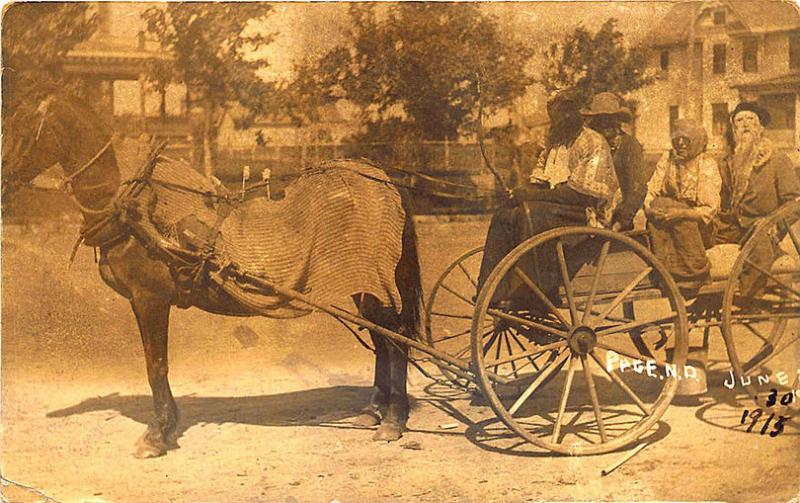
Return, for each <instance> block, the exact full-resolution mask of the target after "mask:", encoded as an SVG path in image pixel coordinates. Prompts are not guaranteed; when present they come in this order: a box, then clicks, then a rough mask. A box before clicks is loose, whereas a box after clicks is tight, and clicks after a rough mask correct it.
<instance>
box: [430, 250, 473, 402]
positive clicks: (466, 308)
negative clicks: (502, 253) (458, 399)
mask: <svg viewBox="0 0 800 503" xmlns="http://www.w3.org/2000/svg"><path fill="white" fill-rule="evenodd" d="M481 260H483V247H482V246H481V247H478V248H474V249H472V250H470V251H468V252H467V253H465V254H463V255H461V256H460V257H458V258H457V259H456V260H455V261H453V263H452V264H450V265H449V266H448V267H447V269H445V270H444V272H443V273H442V275H441V276H439V279H438V280H437V281H436V284H434V286H433V289H432V290H431V293H430V295H429V297H428V304H427V306H426V308H425V338H426V341H427V343H428V344H430V345H431V346H433V347H435V348H436V349H439V350H441V351H445V352H446V353H448V354H449V355H452V356H454V357H456V358H464V359H466V358H467V355H468V354H469V350H470V338H469V336H470V331H471V330H472V313H473V311H474V309H475V298H476V297H477V295H478V274H479V273H480V268H481ZM486 326H487V330H488V328H489V326H488V323H487V324H486ZM434 362H435V363H436V365H437V367H439V371H440V372H441V373H442V375H443V376H444V377H445V378H446V379H447V380H448V381H450V382H451V383H452V384H454V385H456V386H458V387H460V388H465V389H466V388H467V387H468V386H469V384H470V382H469V381H467V380H466V379H464V378H461V377H458V376H456V375H455V374H453V373H452V372H450V371H449V370H448V367H447V366H445V365H442V364H439V363H438V360H434Z"/></svg>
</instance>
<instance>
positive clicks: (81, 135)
mask: <svg viewBox="0 0 800 503" xmlns="http://www.w3.org/2000/svg"><path fill="white" fill-rule="evenodd" d="M14 98H15V99H14V100H13V101H12V102H11V103H9V104H8V111H9V112H10V117H8V119H6V120H4V124H3V126H4V127H3V130H4V138H3V140H4V141H3V151H2V156H3V157H2V158H3V177H2V192H3V200H4V201H5V200H6V198H7V197H8V196H9V195H10V194H11V193H12V192H13V190H15V189H16V188H18V187H20V186H22V185H25V184H28V183H30V182H31V181H32V180H33V179H34V178H36V176H37V175H39V174H40V173H42V172H43V171H44V170H46V169H48V168H49V167H51V166H53V165H55V164H59V165H60V166H61V168H62V169H63V170H64V173H65V174H66V175H70V174H72V173H74V172H75V171H77V170H79V169H81V167H82V166H83V165H85V163H86V162H87V161H89V160H90V159H92V158H93V156H95V155H96V154H97V153H98V152H99V151H100V150H101V148H103V146H104V145H106V144H107V143H108V142H109V141H110V138H111V134H112V132H111V128H110V127H108V126H107V125H106V124H105V122H104V121H103V119H102V118H100V117H99V115H98V114H97V113H96V112H95V111H94V110H92V109H91V107H90V106H88V105H86V104H85V103H82V102H81V101H79V100H78V99H76V98H75V97H73V96H71V95H69V94H68V93H66V92H64V91H61V90H58V89H48V90H46V91H45V92H41V91H38V92H30V93H28V94H27V95H24V94H23V95H21V96H14ZM109 175H110V176H111V177H112V178H115V180H114V181H115V182H116V183H119V179H118V178H119V174H118V171H116V170H113V171H112V172H110V173H108V172H107V173H103V174H102V175H101V174H98V173H93V174H92V176H91V178H94V179H95V181H97V180H98V179H100V178H105V179H107V178H108V177H109ZM86 178H90V177H89V176H87V177H86Z"/></svg>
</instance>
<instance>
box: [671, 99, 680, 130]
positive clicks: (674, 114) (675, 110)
mask: <svg viewBox="0 0 800 503" xmlns="http://www.w3.org/2000/svg"><path fill="white" fill-rule="evenodd" d="M678 119H680V116H679V109H678V107H677V106H671V107H669V134H670V136H672V132H673V131H675V122H676V121H677V120H678Z"/></svg>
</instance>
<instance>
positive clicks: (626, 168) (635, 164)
mask: <svg viewBox="0 0 800 503" xmlns="http://www.w3.org/2000/svg"><path fill="white" fill-rule="evenodd" d="M625 139H626V141H625V143H624V144H623V145H621V146H620V148H624V151H623V152H622V153H621V154H622V165H621V166H618V167H619V168H620V169H619V170H618V171H617V178H621V177H625V178H626V179H627V180H628V183H627V187H626V188H627V189H628V190H627V193H626V192H623V194H622V202H620V204H619V206H617V208H616V209H615V210H614V221H616V222H619V223H620V224H621V226H622V227H623V228H627V227H630V224H631V222H632V221H633V217H634V215H636V212H637V211H639V209H640V208H641V207H642V205H643V203H644V199H645V196H647V183H648V182H649V179H645V176H646V174H647V173H646V171H647V170H646V169H645V165H644V150H643V149H642V146H641V144H640V143H639V142H638V141H636V139H635V138H633V137H625Z"/></svg>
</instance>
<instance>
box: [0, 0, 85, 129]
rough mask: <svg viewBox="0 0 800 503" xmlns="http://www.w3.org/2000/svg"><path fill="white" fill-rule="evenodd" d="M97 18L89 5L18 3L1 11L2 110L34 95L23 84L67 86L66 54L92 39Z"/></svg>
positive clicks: (5, 110)
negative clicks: (64, 72)
mask: <svg viewBox="0 0 800 503" xmlns="http://www.w3.org/2000/svg"><path fill="white" fill-rule="evenodd" d="M96 29H97V17H96V15H94V14H93V13H92V11H91V9H90V5H89V4H88V3H86V2H84V3H74V2H53V3H46V2H18V3H12V4H9V5H6V6H5V8H4V9H3V48H2V55H3V109H4V116H5V112H7V111H9V110H11V109H12V107H13V106H14V103H15V101H16V100H17V99H23V98H24V96H26V95H28V94H29V93H31V92H35V91H36V89H34V87H39V88H43V87H44V86H41V85H39V86H28V85H25V84H24V83H25V82H27V83H37V82H38V83H39V84H42V83H43V82H59V83H61V84H64V83H66V82H65V77H64V75H63V73H62V72H61V65H62V63H63V62H64V57H65V56H66V54H67V53H68V52H69V51H70V50H71V49H72V48H74V47H75V45H76V44H78V43H80V42H83V41H84V40H86V39H88V38H89V37H91V36H92V34H93V33H94V32H95V30H96Z"/></svg>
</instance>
